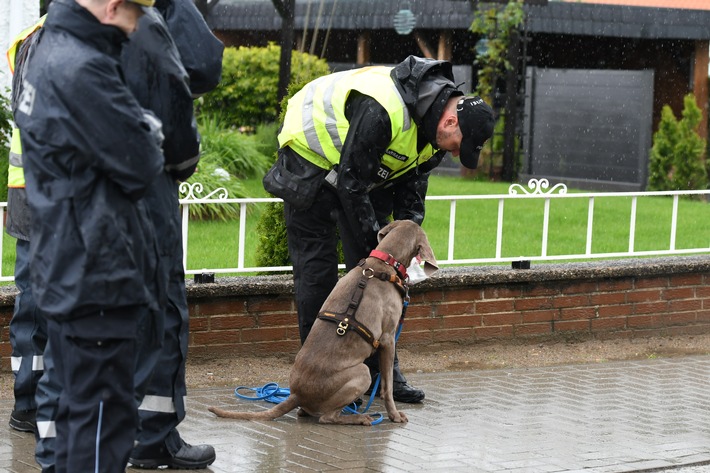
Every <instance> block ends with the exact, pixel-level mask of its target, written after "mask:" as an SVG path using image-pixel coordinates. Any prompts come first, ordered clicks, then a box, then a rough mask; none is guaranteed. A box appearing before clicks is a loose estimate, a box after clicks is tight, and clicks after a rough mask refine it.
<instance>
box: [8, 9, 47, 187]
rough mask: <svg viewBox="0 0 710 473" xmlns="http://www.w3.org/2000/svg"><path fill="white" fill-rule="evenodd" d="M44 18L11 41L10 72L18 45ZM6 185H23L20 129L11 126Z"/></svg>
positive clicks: (13, 70) (39, 25)
mask: <svg viewBox="0 0 710 473" xmlns="http://www.w3.org/2000/svg"><path fill="white" fill-rule="evenodd" d="M46 19H47V15H44V16H43V17H42V18H40V19H39V21H38V22H37V23H35V24H34V25H32V26H30V27H29V28H25V29H24V30H22V32H20V34H19V35H17V36H16V37H15V39H14V40H13V41H12V44H11V45H10V48H9V49H8V50H7V63H8V65H9V66H10V72H11V73H13V74H14V73H15V60H16V58H17V52H18V51H19V50H20V45H21V44H22V42H23V41H25V40H26V39H27V38H28V37H29V36H30V35H31V34H32V33H34V32H35V31H37V30H38V29H40V28H41V27H42V26H43V25H44V20H46ZM7 187H15V188H23V187H25V173H24V171H23V170H22V143H21V142H20V130H19V128H16V127H13V128H12V138H11V141H10V164H9V165H8V167H7Z"/></svg>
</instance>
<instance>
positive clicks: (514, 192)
mask: <svg viewBox="0 0 710 473" xmlns="http://www.w3.org/2000/svg"><path fill="white" fill-rule="evenodd" d="M180 192H181V195H183V196H184V197H183V198H182V199H181V200H180V204H181V208H182V237H183V255H184V256H183V264H184V266H185V272H186V273H187V274H202V273H215V274H227V273H229V274H240V273H254V272H265V271H274V272H286V271H290V270H291V269H292V268H291V266H269V267H257V266H250V265H247V264H246V262H245V261H246V251H247V244H246V240H247V222H248V219H250V218H251V219H256V218H258V217H257V216H256V215H255V214H250V213H249V212H248V208H249V207H250V206H257V205H263V204H264V203H268V202H280V201H281V200H280V199H276V198H244V199H230V198H229V197H228V195H227V192H226V191H225V190H224V189H216V190H213V191H211V192H209V193H208V194H206V195H204V196H202V193H203V187H202V185H201V184H199V183H196V184H188V183H183V184H182V185H181V186H180ZM708 194H710V190H703V191H663V192H597V193H568V192H567V187H566V186H565V185H564V184H557V185H555V186H553V187H552V188H550V186H549V183H548V181H547V180H546V179H531V180H530V181H529V182H528V185H527V187H524V186H522V185H520V184H512V185H511V186H510V187H509V189H508V194H500V195H447V196H428V197H427V202H436V201H443V202H448V213H449V217H448V230H447V238H446V242H445V245H444V246H445V247H446V251H445V253H446V257H445V258H442V257H441V256H440V255H441V254H443V253H441V252H438V251H437V254H438V255H439V261H438V263H439V265H440V266H447V265H461V264H500V263H509V262H516V261H540V262H545V261H560V260H591V259H598V258H630V257H644V256H669V255H688V254H698V253H710V218H708V220H709V221H708V225H707V226H706V230H707V235H700V240H702V243H701V244H695V245H692V246H690V247H689V246H687V245H685V246H681V245H678V244H677V235H678V231H679V228H681V229H682V228H683V227H682V224H681V225H680V226H679V212H678V207H679V206H678V204H679V200H680V198H681V197H682V196H698V195H699V196H702V197H703V200H704V201H706V200H709V199H708ZM659 196H668V197H670V198H671V199H672V201H671V202H672V203H671V212H670V222H668V235H667V237H668V240H667V241H668V244H667V245H664V247H663V248H655V249H645V250H638V249H637V233H636V229H637V226H638V225H639V224H640V223H641V222H640V221H639V220H638V214H637V208H638V202H639V199H645V198H648V197H659ZM602 198H603V199H607V198H622V199H626V200H628V201H629V206H630V208H629V212H628V221H627V222H623V224H624V225H626V226H625V229H624V231H625V232H627V234H628V241H627V243H628V244H627V245H626V246H625V249H624V250H623V251H594V249H593V241H594V240H593V236H594V234H595V228H596V227H595V223H596V222H597V220H595V217H597V214H595V202H596V201H598V200H599V199H602ZM521 199H522V200H533V201H538V202H541V203H542V205H543V211H542V216H541V219H540V221H539V228H537V229H529V228H527V229H524V230H523V231H530V232H531V234H532V233H534V234H536V235H538V234H539V245H538V244H537V242H536V243H535V245H534V246H535V249H534V250H532V251H527V252H525V253H516V254H508V253H506V252H505V251H504V226H505V225H506V217H507V216H508V215H507V214H506V203H507V204H508V205H510V204H511V202H513V201H519V200H521ZM557 199H580V200H582V201H586V205H585V206H584V207H586V225H585V226H584V229H583V230H581V231H583V232H584V234H583V235H579V236H578V237H579V238H580V239H583V240H584V251H581V252H576V253H569V254H552V253H551V252H549V251H548V243H549V241H550V221H551V216H552V215H553V212H552V210H551V205H550V204H551V202H553V201H555V200H557ZM470 201H475V202H484V201H489V202H494V203H496V205H497V220H496V222H495V224H494V225H490V228H488V229H486V230H487V231H488V234H489V235H490V237H486V238H487V239H488V240H490V241H491V242H492V241H493V240H494V241H495V245H490V246H491V248H494V249H492V250H491V254H490V255H486V256H483V257H480V256H473V255H464V256H461V255H458V256H457V245H458V246H459V247H460V246H461V245H460V242H461V240H462V239H465V238H467V237H468V236H469V231H468V230H469V229H466V228H458V229H457V224H456V222H457V210H458V208H459V206H460V205H463V204H464V203H466V202H470ZM195 204H208V205H224V204H237V205H238V206H239V219H238V221H237V220H235V221H233V222H232V223H233V225H234V227H235V230H236V236H235V238H237V248H238V250H237V255H236V263H237V264H236V266H234V265H233V264H232V265H230V264H226V265H225V266H224V267H216V268H203V267H199V268H196V267H188V256H189V250H190V218H189V207H190V206H191V205H195ZM701 205H703V206H709V205H710V203H705V202H704V203H703V204H701ZM6 209H7V203H6V202H0V218H2V221H3V222H4V221H5V212H6ZM427 215H428V217H427V218H428V219H429V218H431V215H432V211H431V210H428V212H427ZM706 216H707V217H710V211H709V213H708V214H706V215H698V216H691V217H690V219H691V220H692V219H694V218H696V219H703V218H705V217H706ZM511 218H515V216H512V217H510V216H508V221H509V220H510V219H511ZM685 220H686V221H687V220H688V218H687V217H686V219H685ZM621 224H622V222H616V223H615V225H621ZM493 227H495V230H494V228H493ZM597 231H598V229H597ZM4 237H5V234H4V232H0V258H2V257H3V256H5V255H4V254H3V251H2V248H3V239H4ZM536 238H538V237H536ZM697 240H698V238H696V241H697ZM214 251H222V250H221V249H220V248H215V250H214ZM231 259H232V261H233V260H234V258H233V255H231ZM223 260H224V261H225V262H229V261H230V255H224V258H223ZM3 261H4V260H3ZM5 263H7V261H6V262H5ZM5 272H7V271H5ZM12 280H14V276H13V275H12V274H4V273H1V272H0V281H12Z"/></svg>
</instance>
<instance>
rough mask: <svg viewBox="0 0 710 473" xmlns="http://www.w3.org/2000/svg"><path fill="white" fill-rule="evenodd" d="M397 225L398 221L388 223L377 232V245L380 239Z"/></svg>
mask: <svg viewBox="0 0 710 473" xmlns="http://www.w3.org/2000/svg"><path fill="white" fill-rule="evenodd" d="M398 225H399V220H394V221H392V222H390V223H388V224H387V225H386V226H385V227H383V228H381V229H380V231H379V232H377V243H380V242H381V241H382V239H383V238H384V237H385V236H386V235H387V234H388V233H389V232H391V231H392V230H393V229H394V228H395V227H397V226H398Z"/></svg>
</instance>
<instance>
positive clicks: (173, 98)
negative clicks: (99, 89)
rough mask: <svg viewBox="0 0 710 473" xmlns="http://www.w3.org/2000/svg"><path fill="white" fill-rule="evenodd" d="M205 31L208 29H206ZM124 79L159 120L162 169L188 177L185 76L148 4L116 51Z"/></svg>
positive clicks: (190, 148) (190, 136)
mask: <svg viewBox="0 0 710 473" xmlns="http://www.w3.org/2000/svg"><path fill="white" fill-rule="evenodd" d="M210 34H211V33H210ZM121 63H122V68H123V71H124V74H125V77H126V82H127V83H128V87H129V88H130V90H131V92H133V95H135V97H136V99H138V103H140V105H141V106H142V107H144V108H147V109H148V110H150V111H152V112H153V113H155V115H156V116H157V117H158V118H159V119H160V121H161V122H162V123H163V134H164V135H165V141H163V154H164V155H165V170H166V171H168V172H169V173H170V174H171V175H172V176H173V178H174V179H177V180H180V181H184V180H186V179H187V178H189V177H190V176H191V175H192V173H193V172H195V168H196V167H197V162H198V160H199V158H200V135H199V134H198V132H197V123H196V122H195V115H194V106H193V99H192V93H191V91H190V84H189V82H190V79H189V77H188V75H187V71H186V70H185V68H184V67H183V65H182V62H181V60H180V53H179V52H178V49H177V46H176V44H175V41H174V39H173V37H172V36H171V34H170V33H169V32H168V27H167V25H166V24H165V20H163V18H162V17H161V16H160V14H158V12H157V11H156V10H155V9H152V8H149V9H147V10H146V13H145V15H143V17H142V18H141V19H140V22H139V25H138V31H136V32H135V33H133V34H132V35H131V37H130V39H129V41H128V42H127V43H126V45H125V46H124V47H123V51H122V53H121Z"/></svg>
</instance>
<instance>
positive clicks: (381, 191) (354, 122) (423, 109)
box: [337, 56, 462, 248]
mask: <svg viewBox="0 0 710 473" xmlns="http://www.w3.org/2000/svg"><path fill="white" fill-rule="evenodd" d="M391 75H392V79H393V81H394V82H395V85H396V86H397V89H398V90H399V92H400V95H401V96H402V98H403V100H404V103H405V104H406V105H407V108H408V109H409V112H410V114H411V116H412V118H413V119H414V122H415V123H416V124H417V127H418V129H419V146H418V147H419V149H420V150H421V149H423V148H424V147H425V146H426V145H427V143H430V144H432V145H433V146H434V147H435V148H436V147H437V145H436V126H437V124H438V122H439V118H440V117H441V112H442V111H443V109H444V106H445V105H446V102H447V101H448V99H449V97H451V96H452V94H457V95H462V94H461V92H459V91H458V90H457V89H456V86H455V84H454V82H453V79H454V78H453V73H452V68H451V63H449V62H446V61H435V60H431V59H424V58H419V57H416V56H409V57H408V58H407V59H405V60H404V61H402V62H401V63H400V64H398V65H397V66H395V68H394V69H393V70H392V74H391ZM345 113H346V117H347V118H348V120H349V121H350V127H349V128H348V134H347V137H346V139H345V142H344V143H343V149H342V151H341V155H340V164H339V167H338V186H337V192H338V196H339V198H340V201H341V203H342V205H343V208H344V214H345V216H346V218H347V220H348V222H349V225H350V227H351V228H352V230H353V231H354V232H355V234H356V235H358V236H359V238H362V240H363V241H367V242H368V246H369V247H370V248H375V247H376V246H377V232H378V231H379V229H380V226H381V225H383V224H385V223H386V222H387V220H388V218H390V216H392V217H393V218H394V219H395V220H412V221H414V222H416V223H418V224H421V223H422V222H423V221H424V199H425V197H426V191H427V187H428V179H429V174H430V172H431V170H432V169H434V168H435V167H436V166H437V165H438V164H439V163H440V162H441V160H442V159H443V157H444V155H445V151H440V152H438V153H436V154H435V155H434V156H433V157H431V158H430V159H429V160H428V161H426V162H424V163H422V164H420V165H419V166H417V168H415V169H413V170H412V171H409V172H408V173H406V174H404V175H403V176H401V177H399V178H397V179H394V180H391V181H384V182H382V183H380V182H379V178H378V177H377V175H378V173H377V171H378V170H379V167H380V163H381V159H382V156H383V155H384V154H385V151H386V150H387V147H388V146H389V144H390V142H391V140H392V136H391V132H390V130H391V126H390V120H389V115H388V114H387V112H386V111H385V109H384V108H383V107H382V106H381V105H380V104H379V103H378V102H376V101H375V100H374V99H372V98H371V97H368V96H363V95H361V94H351V98H350V99H349V100H348V103H347V104H346V112H345Z"/></svg>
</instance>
